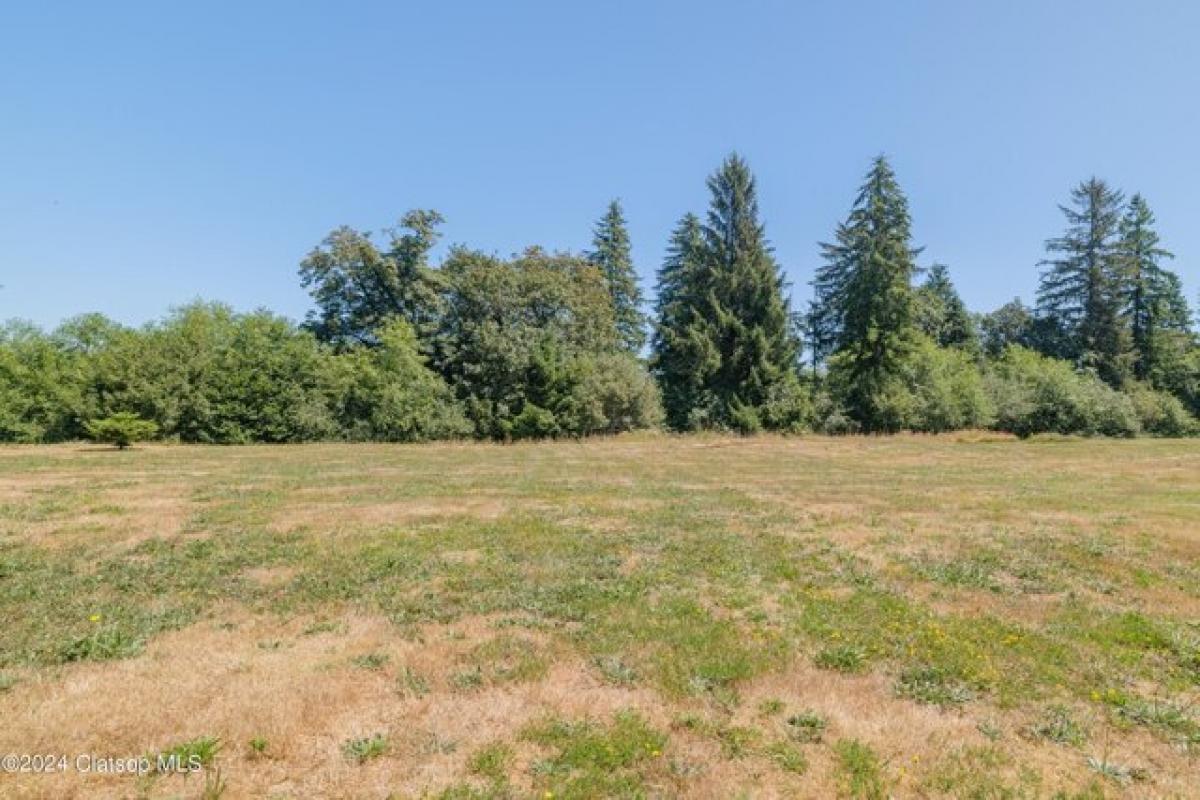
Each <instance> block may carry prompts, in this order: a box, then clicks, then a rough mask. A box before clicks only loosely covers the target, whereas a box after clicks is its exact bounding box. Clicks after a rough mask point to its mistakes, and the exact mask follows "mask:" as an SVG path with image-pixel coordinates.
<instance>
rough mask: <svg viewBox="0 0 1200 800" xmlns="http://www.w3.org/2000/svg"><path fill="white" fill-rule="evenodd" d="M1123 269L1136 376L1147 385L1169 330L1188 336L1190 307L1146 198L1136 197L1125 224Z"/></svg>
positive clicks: (1124, 308) (1119, 246)
mask: <svg viewBox="0 0 1200 800" xmlns="http://www.w3.org/2000/svg"><path fill="white" fill-rule="evenodd" d="M1116 253H1117V257H1118V258H1119V259H1120V269H1121V286H1122V291H1121V306H1122V309H1121V310H1122V312H1123V313H1124V316H1125V319H1126V320H1127V322H1128V325H1129V331H1130V335H1131V338H1132V343H1133V354H1134V363H1133V372H1134V375H1135V376H1136V377H1137V378H1138V380H1146V379H1147V378H1149V376H1150V374H1151V373H1152V372H1153V370H1154V366H1155V364H1154V360H1155V354H1156V351H1157V350H1158V349H1159V347H1158V344H1159V341H1158V340H1159V339H1160V338H1161V332H1162V331H1164V330H1176V331H1178V330H1185V331H1186V330H1187V327H1188V311H1187V301H1186V300H1185V299H1184V297H1183V292H1182V291H1181V287H1180V284H1179V276H1177V275H1175V274H1174V273H1172V272H1169V271H1167V270H1165V269H1164V268H1163V267H1162V265H1161V262H1162V261H1163V260H1164V259H1168V258H1174V255H1172V254H1171V253H1169V252H1167V251H1166V250H1164V249H1162V248H1161V247H1159V239H1158V233H1157V232H1155V230H1154V213H1153V212H1152V211H1151V210H1150V206H1149V205H1148V204H1147V203H1146V200H1145V198H1143V197H1142V196H1141V195H1140V194H1135V195H1134V196H1133V197H1132V198H1131V199H1130V201H1129V207H1128V209H1127V210H1126V212H1125V216H1124V218H1123V219H1122V220H1121V224H1120V239H1119V241H1118V243H1117V247H1116Z"/></svg>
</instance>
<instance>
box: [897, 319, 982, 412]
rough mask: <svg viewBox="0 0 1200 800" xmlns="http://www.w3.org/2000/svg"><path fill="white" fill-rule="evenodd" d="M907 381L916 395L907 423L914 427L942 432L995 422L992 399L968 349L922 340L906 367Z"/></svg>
mask: <svg viewBox="0 0 1200 800" xmlns="http://www.w3.org/2000/svg"><path fill="white" fill-rule="evenodd" d="M906 381H907V384H908V387H909V389H910V391H911V392H912V394H913V396H914V402H913V404H912V411H911V417H910V419H909V420H908V424H907V427H909V428H911V429H912V430H915V431H924V432H928V433H941V432H943V431H952V430H959V429H962V428H983V427H987V426H988V425H990V424H991V423H992V420H993V418H994V416H995V410H994V408H993V406H992V400H991V398H990V397H988V394H987V392H986V391H985V390H984V386H983V376H982V375H981V374H980V371H979V367H978V366H977V364H976V362H975V359H974V358H972V356H971V355H970V354H969V353H968V352H966V351H963V350H961V349H957V348H954V349H952V348H944V347H938V346H936V345H934V344H933V342H930V341H928V340H926V341H924V342H921V343H920V345H919V346H918V347H917V349H916V352H915V353H914V355H913V358H912V361H911V363H910V364H909V365H908V368H907V370H906Z"/></svg>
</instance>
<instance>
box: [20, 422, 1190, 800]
mask: <svg viewBox="0 0 1200 800" xmlns="http://www.w3.org/2000/svg"><path fill="white" fill-rule="evenodd" d="M1198 556H1200V447H1197V446H1196V444H1195V443H1192V442H1186V441H1169V440H1137V441H1107V440H1071V439H1052V440H1038V439H1034V440H1031V441H1026V442H1020V441H1015V440H1006V439H997V438H996V437H972V436H969V435H964V436H945V437H916V436H902V437H892V438H876V439H869V438H845V439H829V438H820V437H813V438H794V439H785V438H770V437H762V438H751V439H735V438H724V437H656V436H640V437H627V438H626V437H623V438H617V439H613V440H606V441H592V442H586V443H575V442H569V443H568V442H563V443H549V444H537V445H519V446H498V445H487V444H462V445H446V444H443V445H430V446H385V445H306V446H294V447H242V448H204V447H174V446H146V447H140V448H137V449H134V450H131V451H128V452H122V453H117V452H104V451H97V450H93V449H86V448H83V449H81V448H77V447H69V446H56V447H12V448H0V618H3V619H4V621H5V624H4V625H3V626H0V714H2V715H3V718H4V719H5V720H6V726H5V728H4V730H3V731H0V750H3V751H12V752H25V751H28V752H76V751H78V752H103V753H107V754H111V755H124V756H129V755H137V754H145V753H159V752H164V751H168V750H170V748H172V747H174V746H176V745H177V744H178V742H180V741H208V740H213V741H220V742H221V743H222V745H221V748H220V750H219V751H216V752H215V753H214V755H213V756H212V758H211V759H209V763H207V764H205V767H204V769H205V771H206V772H208V773H209V785H210V786H218V787H223V789H222V790H223V791H224V794H225V796H227V797H230V796H264V795H270V794H271V793H272V792H275V793H277V794H280V793H281V794H282V795H284V796H286V795H288V794H289V793H291V794H294V795H299V796H309V795H313V794H318V795H319V794H322V793H328V792H329V791H331V789H330V787H331V786H334V785H336V786H338V787H342V788H340V789H339V791H343V792H348V793H350V794H352V795H353V794H355V793H356V792H357V793H360V794H361V793H368V794H369V793H372V792H376V791H377V790H378V791H382V792H383V794H386V793H388V792H392V793H395V794H397V795H399V796H414V797H420V796H446V797H510V796H545V795H547V794H548V795H552V796H556V797H563V796H579V797H587V796H604V795H607V796H630V797H635V796H656V795H657V796H700V797H706V796H707V797H725V796H735V795H738V794H739V793H742V794H746V795H750V796H754V795H759V794H766V795H771V794H775V795H800V796H806V795H807V796H839V795H840V796H862V797H873V796H889V795H892V796H945V797H963V796H978V797H1043V796H1046V797H1054V796H1059V797H1106V796H1112V797H1120V796H1147V797H1172V796H1177V797H1187V796H1189V791H1191V789H1192V788H1194V786H1195V785H1197V782H1198V781H1200V769H1198V767H1200V760H1198V755H1200V716H1198V714H1197V708H1196V706H1197V703H1196V698H1197V696H1198V693H1200V624H1198V622H1197V620H1200V558H1198ZM797 721H800V722H797ZM801 722H804V723H806V724H801ZM809 723H811V724H809ZM818 723H819V724H818ZM810 729H812V730H818V729H819V735H813V734H812V733H811V730H810ZM347 742H350V743H363V742H365V743H376V745H377V746H376V745H372V746H371V747H369V748H366V745H363V747H357V745H356V746H355V747H350V746H349V745H347ZM381 742H383V743H386V746H384V745H382V744H379V743H381ZM356 747H357V749H355V748H356ZM348 748H349V750H352V751H353V752H354V753H356V754H357V753H359V751H360V750H362V752H364V753H366V752H368V751H369V757H361V758H360V757H355V758H348V757H347V755H346V753H347V752H348ZM364 748H365V749H364ZM218 771H219V775H218V774H217V773H218ZM140 781H141V783H140V784H139V787H138V788H137V789H136V790H137V791H139V792H142V793H143V794H146V795H149V796H158V795H163V794H165V795H171V794H179V793H187V792H193V791H196V790H198V787H200V784H199V783H197V782H196V781H193V782H192V783H190V784H189V783H187V779H186V778H183V777H181V776H177V775H170V774H154V775H151V776H145V777H143V778H142V779H140ZM5 783H6V786H5V787H4V793H5V795H6V796H7V795H8V794H13V795H14V796H30V797H43V796H44V797H63V796H67V797H69V796H79V797H92V796H114V797H119V796H128V794H129V792H130V791H132V790H133V789H131V787H133V786H134V784H133V783H131V782H130V779H128V778H123V777H117V776H103V775H88V776H85V775H79V774H63V775H57V776H15V777H14V776H6V778H5ZM9 787H11V791H10V790H9Z"/></svg>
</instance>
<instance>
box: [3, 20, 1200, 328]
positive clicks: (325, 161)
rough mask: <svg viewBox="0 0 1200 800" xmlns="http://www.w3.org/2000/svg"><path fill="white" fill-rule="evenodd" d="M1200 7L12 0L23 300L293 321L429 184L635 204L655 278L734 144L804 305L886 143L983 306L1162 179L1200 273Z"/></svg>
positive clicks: (11, 308)
mask: <svg viewBox="0 0 1200 800" xmlns="http://www.w3.org/2000/svg"><path fill="white" fill-rule="evenodd" d="M1198 34H1200V4H1198V3H1195V2H1190V1H1189V0H1179V2H1144V3H1131V2H1127V1H1126V2H1096V1H1095V0H1092V1H1091V2H1065V1H1059V0H1056V1H1055V2H1045V0H1041V1H1033V0H1029V1H1024V2H1000V1H999V0H995V2H990V3H983V2H978V3H977V2H962V1H961V0H958V1H957V2H951V1H947V2H925V3H921V2H911V3H910V2H895V1H894V0H892V1H891V2H860V3H834V2H825V3H816V2H811V3H800V2H778V3H765V2H745V3H730V2H721V3H715V2H703V3H702V2H690V3H685V2H678V3H667V2H654V0H642V2H604V3H574V2H566V1H564V0H557V1H549V2H539V3H527V2H475V3H455V2H436V3H433V2H427V3H397V2H379V3H356V2H349V1H344V2H338V3H333V2H326V3H316V2H310V3H302V2H287V3H284V2H278V3H268V2H238V3H218V2H210V3H187V4H184V3H162V2H155V3H144V4H133V3H121V2H112V3H70V4H68V3H51V2H45V3H42V2H33V1H32V0H25V2H13V3H9V4H8V5H7V6H6V8H5V9H4V11H3V12H0V284H3V285H4V288H3V290H0V319H2V318H7V317H12V316H21V317H25V318H29V319H32V320H34V321H35V322H38V323H41V324H43V325H54V324H57V323H58V322H59V321H60V320H62V319H63V318H65V317H68V316H71V315H74V314H77V313H80V312H84V311H101V312H104V313H106V314H109V315H111V316H113V317H115V318H116V319H118V320H121V321H124V322H128V323H140V322H143V321H145V320H147V319H152V318H156V317H158V316H160V315H161V314H162V313H164V312H165V311H166V309H167V308H168V307H169V306H171V305H173V304H179V303H182V302H186V301H188V300H191V299H193V298H196V297H203V298H206V299H218V300H224V301H227V302H230V303H232V304H233V305H234V306H236V307H238V308H241V309H250V308H254V307H257V306H266V307H269V308H271V309H274V310H276V311H278V312H280V313H283V314H286V315H288V316H291V317H294V318H300V317H302V316H303V315H304V312H305V311H306V309H307V308H308V298H307V296H306V295H305V293H304V292H303V290H302V289H301V288H300V287H299V284H298V281H297V279H296V263H297V261H298V260H299V259H300V258H301V257H302V256H303V255H304V253H305V252H307V251H308V250H309V249H310V248H311V247H312V246H313V245H314V244H316V243H317V242H318V241H319V240H320V239H321V238H322V237H323V236H324V234H325V233H326V232H327V231H328V230H329V229H330V228H332V227H334V226H336V225H339V224H348V225H352V226H354V227H357V228H365V229H368V230H379V229H381V228H383V227H385V226H387V225H390V224H391V223H392V222H393V221H394V220H395V219H396V218H397V217H398V216H399V215H400V214H401V213H402V212H403V211H405V210H406V209H409V208H412V207H431V208H436V209H438V210H439V211H441V212H442V213H443V214H444V215H445V216H446V217H447V219H448V224H447V225H446V227H445V234H446V241H447V242H463V243H467V244H471V245H473V246H477V247H482V248H484V249H487V250H493V251H497V252H500V253H502V254H507V253H511V252H514V251H517V250H519V249H521V248H522V247H524V246H525V245H528V244H534V243H537V244H541V245H544V246H547V247H550V248H562V249H572V250H577V249H580V248H584V247H586V246H587V244H588V242H589V239H590V229H591V225H592V223H593V221H594V220H595V219H596V218H597V217H598V216H599V215H600V214H601V213H602V212H603V210H604V207H605V204H606V203H607V202H608V200H609V199H610V198H613V197H619V198H621V199H622V201H623V202H624V204H625V207H626V211H627V214H628V216H629V220H630V229H631V233H632V236H633V239H634V246H635V256H636V259H637V264H638V267H639V269H640V271H641V273H642V275H643V278H644V281H645V285H647V287H649V286H650V285H651V284H652V280H653V272H654V270H655V268H656V267H657V266H658V263H659V261H660V259H661V257H662V252H663V248H664V244H665V240H666V237H667V234H668V232H669V230H670V228H671V227H672V225H673V223H674V221H675V220H676V219H677V218H678V217H679V216H680V215H681V214H682V213H683V212H685V211H688V210H695V211H702V210H703V208H704V206H705V203H706V196H705V189H704V179H705V176H706V175H707V174H708V173H709V172H710V171H711V170H712V169H713V168H714V167H715V166H716V165H717V164H718V163H719V162H720V160H721V158H722V157H723V156H724V155H725V154H726V153H728V152H729V151H730V150H732V149H735V148H736V149H737V150H738V151H740V152H741V153H742V154H743V155H745V156H746V157H747V158H748V159H749V161H750V163H751V165H752V166H753V168H754V169H755V171H756V173H757V175H758V180H759V186H760V195H761V198H760V199H761V207H762V209H763V212H764V216H765V219H766V223H767V227H768V235H769V236H770V238H771V239H772V241H773V242H774V244H775V247H776V251H777V255H778V257H779V259H780V261H781V263H782V264H783V265H784V266H785V268H786V270H787V272H788V275H789V277H790V278H791V280H792V281H793V282H794V287H793V294H794V296H795V298H796V300H798V301H800V300H805V299H807V297H808V294H809V290H808V286H807V281H808V280H809V278H810V277H811V275H812V271H813V269H814V267H815V266H816V265H817V263H818V249H817V242H818V241H819V240H822V239H826V238H828V237H829V236H830V234H831V231H832V230H833V228H834V225H835V224H836V223H837V222H838V220H839V219H841V218H842V217H843V216H844V215H845V213H846V211H847V210H848V207H849V204H850V201H851V199H852V196H853V192H854V190H855V188H856V186H857V185H858V183H859V180H860V178H861V176H862V173H863V172H864V171H865V170H866V168H867V166H868V163H869V160H870V159H871V157H872V156H874V155H875V154H876V153H879V152H884V153H887V154H888V155H889V156H891V158H892V159H893V163H894V165H895V167H896V170H897V172H898V174H899V177H900V180H901V182H902V185H903V186H904V188H905V190H906V191H907V192H908V194H909V197H910V200H911V203H912V210H913V214H914V219H915V233H916V237H917V240H918V244H921V245H924V246H925V247H926V251H925V257H924V258H925V261H926V263H928V262H929V261H932V260H939V261H943V262H946V263H948V264H949V265H950V267H951V271H952V275H953V277H954V278H955V279H956V281H957V282H958V284H959V287H960V290H961V292H962V294H963V296H964V297H965V299H966V300H967V302H968V304H969V305H970V306H971V307H972V308H974V309H977V310H985V309H991V308H993V307H995V306H997V305H999V304H1001V303H1002V302H1004V301H1005V300H1007V299H1009V298H1011V297H1013V296H1014V295H1018V294H1019V295H1021V296H1023V297H1025V298H1026V299H1029V298H1031V297H1032V295H1033V290H1034V287H1035V286H1036V280H1037V269H1036V267H1035V264H1036V262H1037V260H1038V259H1039V257H1040V256H1041V252H1042V251H1041V246H1042V242H1043V240H1044V239H1045V238H1046V237H1048V236H1051V235H1054V234H1055V233H1057V232H1058V231H1059V230H1060V228H1061V218H1060V215H1059V212H1058V210H1057V208H1056V204H1057V203H1058V202H1063V201H1065V199H1066V197H1067V195H1068V192H1069V190H1070V188H1071V186H1072V185H1073V184H1074V183H1076V182H1077V181H1079V180H1080V179H1083V178H1086V177H1088V176H1090V175H1092V174H1096V175H1099V176H1101V177H1104V178H1106V179H1108V180H1109V181H1110V182H1112V183H1113V184H1115V185H1117V186H1119V187H1121V188H1123V189H1125V190H1126V191H1127V192H1132V191H1141V192H1142V193H1143V194H1145V195H1146V197H1147V198H1148V199H1149V201H1150V203H1151V205H1152V207H1153V208H1154V210H1155V212H1156V213H1157V215H1158V218H1159V227H1160V231H1161V233H1162V236H1163V240H1164V243H1165V245H1166V246H1167V247H1168V248H1169V249H1172V250H1174V251H1175V253H1176V254H1177V255H1178V259H1177V260H1176V262H1175V267H1176V268H1177V269H1178V271H1179V272H1180V273H1181V274H1182V276H1183V278H1184V281H1185V284H1186V288H1187V293H1188V297H1189V300H1191V301H1193V302H1194V301H1195V299H1196V295H1197V290H1198V289H1200V224H1198V223H1200V194H1198V191H1197V184H1198V183H1200V150H1198V145H1200V48H1196V46H1195V42H1196V37H1197V35H1198Z"/></svg>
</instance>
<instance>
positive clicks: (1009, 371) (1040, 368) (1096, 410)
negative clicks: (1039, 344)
mask: <svg viewBox="0 0 1200 800" xmlns="http://www.w3.org/2000/svg"><path fill="white" fill-rule="evenodd" d="M985 385H986V387H987V391H988V394H989V395H990V396H991V398H992V402H993V403H994V405H995V408H996V421H995V423H994V427H995V428H996V429H997V430H1002V431H1008V432H1010V433H1015V434H1017V435H1018V436H1030V435H1032V434H1035V433H1060V434H1080V435H1085V436H1092V435H1097V434H1100V435H1104V436H1135V435H1137V434H1138V433H1139V431H1140V430H1141V428H1140V425H1139V423H1138V415H1137V411H1136V409H1135V408H1134V404H1133V401H1132V400H1131V399H1130V397H1129V395H1126V394H1122V393H1120V392H1118V391H1116V390H1115V389H1112V388H1110V387H1109V386H1108V385H1107V384H1105V383H1104V382H1103V381H1101V380H1100V379H1099V378H1098V377H1096V376H1095V375H1092V374H1089V373H1086V372H1077V371H1076V370H1075V369H1073V368H1072V367H1071V365H1070V364H1069V363H1067V362H1066V361H1061V360H1058V359H1054V358H1049V357H1047V356H1043V355H1040V354H1038V353H1035V352H1033V351H1032V350H1027V349H1025V348H1023V347H1018V346H1011V347H1009V348H1008V349H1007V350H1006V351H1005V353H1004V355H1003V356H1002V357H1001V358H1000V359H998V360H997V361H996V362H994V364H993V365H992V369H991V372H990V373H989V375H988V376H987V379H986V381H985Z"/></svg>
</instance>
